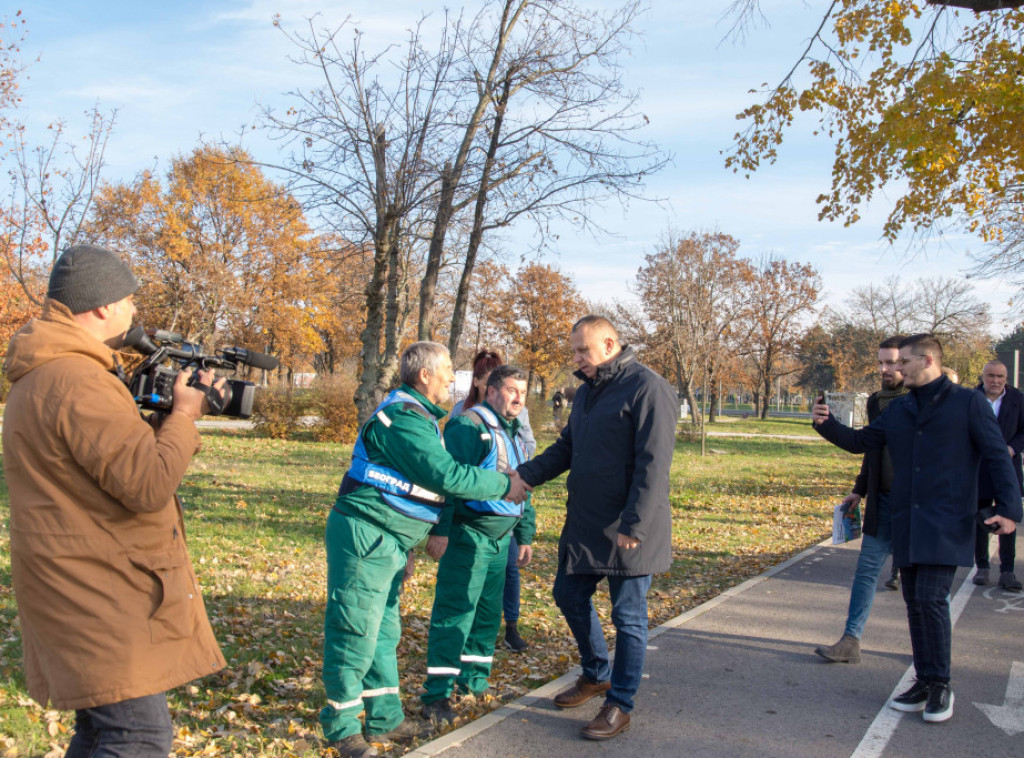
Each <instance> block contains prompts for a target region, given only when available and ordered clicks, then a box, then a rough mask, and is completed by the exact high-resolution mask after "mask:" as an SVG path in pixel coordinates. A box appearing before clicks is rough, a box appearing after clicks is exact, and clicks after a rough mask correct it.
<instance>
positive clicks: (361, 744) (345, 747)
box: [327, 734, 380, 758]
mask: <svg viewBox="0 0 1024 758" xmlns="http://www.w3.org/2000/svg"><path fill="white" fill-rule="evenodd" d="M327 747H330V748H334V750H336V751H337V753H338V755H340V756H341V758H374V756H376V755H380V753H378V752H377V748H375V747H373V746H372V745H370V744H369V743H368V742H367V741H366V740H365V739H364V738H363V735H361V734H352V735H349V736H348V737H346V738H345V739H343V740H335V741H334V742H331V743H329V744H328V745H327Z"/></svg>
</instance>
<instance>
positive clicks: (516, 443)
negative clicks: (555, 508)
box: [463, 405, 529, 518]
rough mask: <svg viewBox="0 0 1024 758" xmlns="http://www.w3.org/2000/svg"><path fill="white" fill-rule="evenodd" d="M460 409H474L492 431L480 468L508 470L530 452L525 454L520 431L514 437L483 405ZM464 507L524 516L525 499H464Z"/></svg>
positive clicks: (522, 460) (520, 462) (507, 471)
mask: <svg viewBox="0 0 1024 758" xmlns="http://www.w3.org/2000/svg"><path fill="white" fill-rule="evenodd" d="M463 413H473V414H476V416H477V417H478V418H479V419H480V420H481V421H483V422H484V426H485V427H486V428H487V431H488V432H490V435H491V449H490V452H488V453H487V457H486V458H484V459H483V461H481V462H480V468H482V469H487V470H488V471H497V472H499V473H502V474H509V473H511V472H513V471H515V470H516V468H518V467H519V465H520V464H522V463H526V461H527V459H528V458H529V456H528V455H527V454H526V446H525V445H523V443H522V440H520V438H519V435H518V434H517V435H516V438H515V439H514V440H513V439H512V438H511V437H509V435H508V432H506V431H505V428H504V427H503V426H502V425H501V422H499V421H498V417H497V416H495V415H494V413H493V412H492V411H491V410H490V409H489V408H485V407H484V406H482V405H474V406H473V407H472V408H468V409H466V410H464V411H463ZM466 507H467V508H469V509H471V510H474V511H477V512H479V513H491V514H494V515H497V516H513V517H515V518H522V517H523V510H524V508H525V503H512V502H509V501H508V500H467V501H466Z"/></svg>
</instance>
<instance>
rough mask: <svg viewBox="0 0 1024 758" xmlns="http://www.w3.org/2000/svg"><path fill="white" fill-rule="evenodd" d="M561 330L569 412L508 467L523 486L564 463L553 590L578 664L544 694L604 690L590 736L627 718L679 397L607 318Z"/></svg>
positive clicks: (619, 726)
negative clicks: (606, 610)
mask: <svg viewBox="0 0 1024 758" xmlns="http://www.w3.org/2000/svg"><path fill="white" fill-rule="evenodd" d="M569 342H570V344H571V345H572V350H573V359H574V360H575V362H576V366H577V367H578V369H579V370H578V371H577V372H576V376H577V377H578V378H579V379H581V380H583V385H582V386H581V387H580V388H579V390H578V392H577V393H576V398H575V400H574V401H573V404H572V412H571V413H570V414H569V423H568V424H566V426H565V427H564V428H563V429H562V433H561V434H560V435H559V437H558V439H557V440H556V441H555V442H554V444H552V445H551V447H549V448H548V449H547V450H545V451H544V452H543V453H541V454H540V455H538V456H537V457H536V458H534V459H533V460H532V461H529V462H527V463H524V464H523V465H522V466H520V467H519V468H518V469H517V470H518V471H519V474H520V476H521V477H522V479H523V481H524V482H526V483H527V484H529V485H532V486H536V485H538V484H542V483H544V482H546V481H549V480H551V479H554V478H555V477H556V476H558V475H559V474H561V473H562V472H564V471H566V470H569V478H568V481H567V482H566V486H567V488H568V491H569V499H568V502H567V503H566V517H565V526H564V527H563V528H562V536H561V538H560V539H559V541H558V571H557V573H556V575H555V586H554V597H555V602H556V603H557V604H558V607H559V609H560V610H561V611H562V614H563V615H564V616H565V620H566V623H568V625H569V629H570V630H571V631H572V633H573V636H574V637H575V638H576V644H577V645H578V646H579V651H580V662H581V664H582V666H583V676H581V677H579V679H578V680H577V681H576V683H575V684H574V685H572V686H571V687H569V688H568V689H566V690H564V691H562V692H559V693H558V694H557V695H555V699H554V702H555V705H556V706H558V707H559V708H574V707H576V706H578V705H583V703H585V702H587V701H588V700H590V699H591V698H593V697H596V696H597V695H601V694H604V695H605V703H604V705H603V706H602V708H601V710H600V712H599V713H598V715H597V717H596V718H594V720H593V721H591V722H590V723H589V724H587V725H586V726H585V727H583V729H582V731H581V732H580V733H581V734H582V735H583V736H584V737H586V738H588V739H594V740H601V739H608V738H609V737H614V736H615V735H617V734H619V733H620V732H622V731H624V730H625V729H627V728H628V727H629V721H630V716H629V714H630V712H631V711H632V710H633V696H634V695H635V694H636V691H637V689H638V688H639V686H640V679H641V677H642V676H643V667H644V656H645V653H646V650H647V624H648V618H647V590H648V589H649V588H650V586H651V575H652V574H656V573H659V572H663V571H667V570H668V568H669V566H670V565H671V564H672V542H671V537H672V523H671V514H670V510H669V502H668V489H669V468H670V467H671V465H672V453H673V452H674V450H675V431H676V417H677V415H678V410H677V409H678V399H677V395H676V393H675V392H674V391H673V390H672V387H671V386H669V384H668V382H666V381H665V380H664V379H662V378H661V377H660V376H658V375H657V374H656V373H654V372H653V371H651V369H649V368H647V367H646V366H643V365H641V364H640V362H639V361H638V360H637V357H636V353H634V352H633V349H632V348H630V347H629V346H628V345H626V346H624V345H621V344H620V343H619V335H618V333H617V332H616V331H615V327H614V326H612V324H611V323H610V322H609V321H608V320H607V319H606V318H603V317H601V316H584V317H583V318H581V319H580V320H579V321H578V322H576V325H575V326H573V328H572V334H571V335H570V337H569ZM602 579H607V580H608V589H609V591H610V593H611V598H612V622H613V623H614V624H615V631H616V640H615V665H614V668H613V667H611V666H609V663H608V646H607V644H606V642H605V639H604V632H603V631H602V630H601V621H600V619H599V618H598V616H597V612H596V611H595V610H594V606H593V603H592V602H591V597H592V596H593V594H594V590H595V589H596V588H597V585H598V583H599V582H600V581H601V580H602Z"/></svg>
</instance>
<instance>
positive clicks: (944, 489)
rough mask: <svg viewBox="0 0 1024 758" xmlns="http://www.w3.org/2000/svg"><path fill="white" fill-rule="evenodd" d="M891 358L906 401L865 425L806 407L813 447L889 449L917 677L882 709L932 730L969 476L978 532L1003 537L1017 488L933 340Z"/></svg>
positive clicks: (895, 537) (942, 700)
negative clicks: (986, 488)
mask: <svg viewBox="0 0 1024 758" xmlns="http://www.w3.org/2000/svg"><path fill="white" fill-rule="evenodd" d="M899 349H900V364H901V366H902V369H903V383H904V384H905V385H906V387H907V388H908V389H909V390H910V392H908V393H907V394H906V395H904V396H903V397H899V398H896V399H895V400H893V401H892V402H890V403H889V407H888V408H886V409H885V411H884V412H883V413H882V414H881V415H880V416H879V417H878V418H877V419H875V420H874V421H873V422H872V423H871V424H869V425H868V426H866V427H864V428H863V429H857V430H854V429H851V428H849V427H847V426H844V425H843V424H841V423H839V422H838V421H836V420H835V418H833V417H832V416H831V414H830V413H829V408H828V406H827V405H825V404H824V403H823V402H819V403H816V404H815V406H814V409H813V412H812V419H813V422H814V425H815V428H816V429H817V431H818V433H819V434H820V435H821V436H822V437H824V438H825V439H827V440H828V441H829V442H832V443H833V444H835V445H837V446H839V447H841V448H843V449H844V450H847V451H848V452H851V453H865V452H867V451H869V450H877V449H880V448H882V447H883V446H887V447H888V449H889V452H890V455H891V458H892V465H893V481H892V489H891V491H890V493H889V497H890V506H891V516H892V545H893V562H894V563H895V565H896V566H898V567H899V569H900V579H901V583H902V586H903V599H904V602H905V603H906V605H907V620H908V622H909V626H910V643H911V647H912V649H913V653H914V669H915V671H916V674H917V679H916V681H915V683H914V685H913V686H912V687H911V688H910V689H908V690H907V691H906V692H904V693H902V694H900V695H898V696H896V697H894V698H893V699H892V701H891V703H890V705H891V706H892V707H893V708H894V709H896V710H899V711H907V712H919V711H923V712H924V720H925V721H926V722H941V721H945V720H947V719H949V718H950V717H951V716H952V715H953V691H952V689H951V687H950V658H951V648H952V637H953V634H952V632H953V624H952V620H951V618H950V615H949V594H950V589H951V587H952V584H953V577H954V574H955V573H956V568H957V566H970V565H971V564H973V562H974V529H975V515H976V513H977V491H978V469H979V466H985V468H986V469H987V471H988V472H989V474H990V475H991V477H992V484H993V489H994V492H995V501H996V506H995V507H996V513H995V514H994V515H992V516H989V517H987V518H986V519H985V523H987V524H990V525H995V527H996V532H997V533H998V534H1010V533H1011V532H1013V531H1014V529H1016V525H1015V523H1014V522H1019V521H1020V520H1021V518H1022V512H1021V494H1020V485H1019V484H1018V482H1017V477H1016V476H1014V474H1013V469H1012V468H1011V466H1010V458H1009V456H1008V455H1007V454H1006V443H1005V442H1004V441H1003V438H1002V435H1001V434H1000V432H999V426H998V425H997V424H996V420H995V417H994V416H993V414H992V411H991V409H989V408H987V407H985V406H986V403H985V399H984V398H983V397H982V395H981V393H979V392H975V391H974V390H969V389H967V388H965V387H960V386H958V385H955V384H953V383H952V382H951V381H950V380H949V379H948V378H947V377H946V376H944V375H943V373H942V344H941V343H940V342H939V340H938V339H936V337H935V336H934V335H932V334H915V335H913V336H910V337H907V338H905V339H903V340H901V341H900V343H899Z"/></svg>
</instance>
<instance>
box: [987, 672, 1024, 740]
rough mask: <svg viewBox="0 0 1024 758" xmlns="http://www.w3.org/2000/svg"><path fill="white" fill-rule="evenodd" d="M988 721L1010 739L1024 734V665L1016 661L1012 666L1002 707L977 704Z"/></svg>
mask: <svg viewBox="0 0 1024 758" xmlns="http://www.w3.org/2000/svg"><path fill="white" fill-rule="evenodd" d="M975 705H976V706H978V708H980V709H981V712H982V713H984V714H985V715H986V716H988V720H989V721H991V722H992V723H993V724H995V725H996V726H998V727H999V728H1000V729H1002V730H1003V731H1004V732H1006V734H1007V735H1008V736H1010V737H1015V736H1017V735H1018V734H1020V733H1021V732H1024V663H1021V662H1020V661H1014V662H1013V665H1012V666H1010V680H1009V681H1008V682H1007V683H1006V698H1005V699H1004V701H1003V704H1002V705H987V704H985V703H975Z"/></svg>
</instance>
